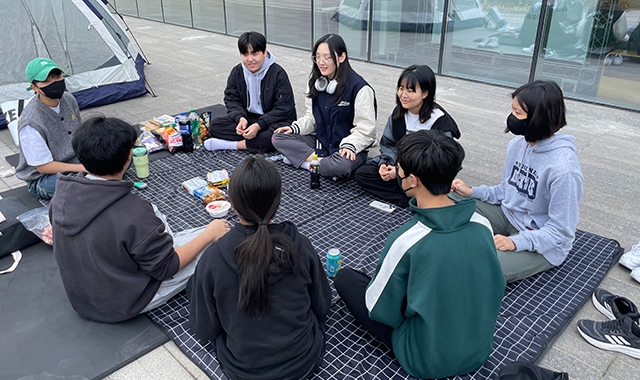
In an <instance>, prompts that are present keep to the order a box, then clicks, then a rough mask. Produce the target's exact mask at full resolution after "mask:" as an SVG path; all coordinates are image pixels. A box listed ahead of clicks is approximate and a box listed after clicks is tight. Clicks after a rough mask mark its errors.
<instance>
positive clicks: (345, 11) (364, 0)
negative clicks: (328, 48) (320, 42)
mask: <svg viewBox="0 0 640 380" xmlns="http://www.w3.org/2000/svg"><path fill="white" fill-rule="evenodd" d="M314 3H315V8H314V12H313V19H314V31H313V40H314V42H315V41H316V40H317V39H318V38H320V37H322V36H324V35H325V34H327V33H336V34H339V35H340V36H341V37H342V38H343V39H344V42H345V43H346V44H347V51H348V53H349V57H350V58H357V59H363V60H366V59H368V57H367V49H368V38H367V34H368V28H369V0H340V1H339V2H337V1H336V0H315V1H314Z"/></svg>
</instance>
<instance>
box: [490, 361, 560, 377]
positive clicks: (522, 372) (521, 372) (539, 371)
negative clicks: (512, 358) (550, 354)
mask: <svg viewBox="0 0 640 380" xmlns="http://www.w3.org/2000/svg"><path fill="white" fill-rule="evenodd" d="M498 379H499V380H569V374H568V373H566V372H554V371H552V370H550V369H546V368H542V367H538V366H537V365H533V364H527V363H513V364H509V365H507V366H505V367H502V368H501V369H500V374H499V375H498Z"/></svg>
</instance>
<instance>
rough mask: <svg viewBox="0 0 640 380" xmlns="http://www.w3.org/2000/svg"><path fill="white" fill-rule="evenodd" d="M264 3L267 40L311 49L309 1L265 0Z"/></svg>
mask: <svg viewBox="0 0 640 380" xmlns="http://www.w3.org/2000/svg"><path fill="white" fill-rule="evenodd" d="M265 3H266V5H267V7H266V9H265V13H266V15H267V36H268V38H269V42H275V43H277V44H282V45H287V46H294V47H299V48H303V49H311V44H312V42H311V27H310V25H311V2H310V1H309V0H266V1H265ZM283 20H286V22H283Z"/></svg>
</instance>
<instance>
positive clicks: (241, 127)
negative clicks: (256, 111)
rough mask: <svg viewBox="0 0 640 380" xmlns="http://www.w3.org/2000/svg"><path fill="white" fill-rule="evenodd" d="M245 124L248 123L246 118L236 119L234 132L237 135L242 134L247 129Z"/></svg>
mask: <svg viewBox="0 0 640 380" xmlns="http://www.w3.org/2000/svg"><path fill="white" fill-rule="evenodd" d="M247 124H249V122H248V121H247V119H245V118H244V117H241V118H240V121H238V125H237V126H236V133H237V134H239V135H244V133H245V132H246V129H247Z"/></svg>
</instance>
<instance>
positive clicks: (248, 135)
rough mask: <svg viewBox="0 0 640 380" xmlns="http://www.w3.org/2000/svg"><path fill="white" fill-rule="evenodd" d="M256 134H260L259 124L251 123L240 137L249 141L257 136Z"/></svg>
mask: <svg viewBox="0 0 640 380" xmlns="http://www.w3.org/2000/svg"><path fill="white" fill-rule="evenodd" d="M258 132H260V124H258V123H253V124H251V125H250V126H248V127H247V128H246V129H245V132H244V133H243V134H242V137H244V138H245V139H247V140H251V139H253V138H255V137H256V136H257V135H258Z"/></svg>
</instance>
